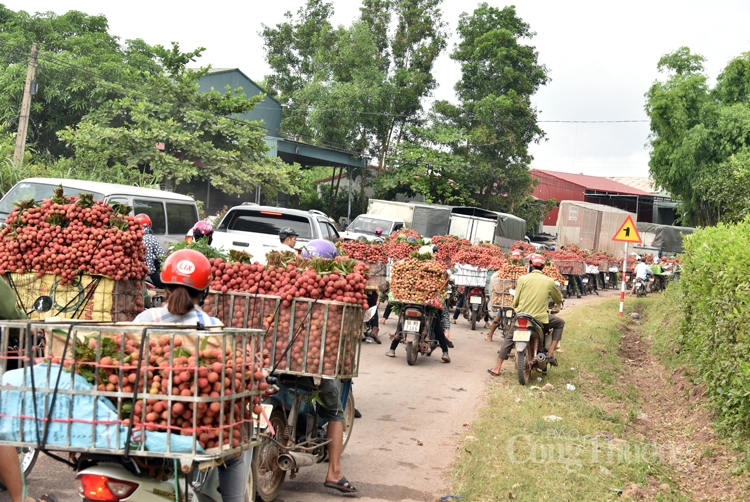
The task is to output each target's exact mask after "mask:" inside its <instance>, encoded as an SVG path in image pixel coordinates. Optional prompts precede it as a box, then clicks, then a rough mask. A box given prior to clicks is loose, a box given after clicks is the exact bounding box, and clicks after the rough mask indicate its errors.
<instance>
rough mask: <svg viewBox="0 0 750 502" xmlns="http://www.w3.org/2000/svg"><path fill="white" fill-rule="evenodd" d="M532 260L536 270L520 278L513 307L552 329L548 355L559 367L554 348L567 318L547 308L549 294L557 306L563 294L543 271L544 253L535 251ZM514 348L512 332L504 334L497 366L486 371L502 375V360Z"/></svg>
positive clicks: (551, 362) (560, 303)
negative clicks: (552, 313)
mask: <svg viewBox="0 0 750 502" xmlns="http://www.w3.org/2000/svg"><path fill="white" fill-rule="evenodd" d="M529 263H530V264H531V266H532V267H533V270H532V272H531V273H529V274H526V275H524V276H523V277H521V278H520V279H518V284H517V285H516V294H515V297H514V298H513V308H514V309H515V310H516V312H523V313H525V314H529V315H531V316H532V317H534V319H536V320H537V321H539V322H540V323H541V324H542V325H543V326H544V331H545V332H546V331H547V330H549V329H551V330H552V343H551V344H550V347H549V350H548V351H547V358H548V361H549V363H550V364H551V365H552V366H557V360H556V359H555V357H554V356H555V349H556V348H557V344H558V343H559V342H560V340H562V333H563V328H564V327H565V321H564V320H562V319H561V318H559V317H556V316H553V315H549V314H548V312H547V309H548V307H549V297H552V300H553V301H554V302H555V303H556V304H557V305H562V301H563V299H562V295H561V294H560V290H559V289H557V286H556V285H555V281H554V280H552V278H550V277H547V276H546V275H544V274H543V273H542V270H544V264H545V260H544V257H543V256H541V255H538V254H532V255H531V256H529ZM512 348H513V335H512V333H507V334H504V337H503V340H502V342H501V344H500V350H498V351H497V364H496V365H495V367H494V368H490V369H488V370H487V371H488V372H489V374H490V375H492V376H498V375H499V374H500V369H501V368H502V366H503V361H506V360H507V359H508V356H509V355H510V351H511V349H512Z"/></svg>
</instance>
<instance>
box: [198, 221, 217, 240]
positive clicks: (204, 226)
mask: <svg viewBox="0 0 750 502" xmlns="http://www.w3.org/2000/svg"><path fill="white" fill-rule="evenodd" d="M213 235H214V227H213V225H211V224H210V223H209V222H207V221H205V220H201V221H199V222H198V223H196V224H195V225H194V226H193V240H196V241H197V240H198V239H201V238H203V237H205V238H206V241H207V242H208V244H209V245H211V241H213Z"/></svg>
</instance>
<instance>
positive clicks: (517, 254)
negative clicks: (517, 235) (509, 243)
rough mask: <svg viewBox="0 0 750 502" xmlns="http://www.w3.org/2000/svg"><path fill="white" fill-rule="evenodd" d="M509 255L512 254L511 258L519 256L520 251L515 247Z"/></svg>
mask: <svg viewBox="0 0 750 502" xmlns="http://www.w3.org/2000/svg"><path fill="white" fill-rule="evenodd" d="M510 255H511V256H512V257H513V258H521V251H519V250H518V249H516V250H514V251H513V252H512V253H510Z"/></svg>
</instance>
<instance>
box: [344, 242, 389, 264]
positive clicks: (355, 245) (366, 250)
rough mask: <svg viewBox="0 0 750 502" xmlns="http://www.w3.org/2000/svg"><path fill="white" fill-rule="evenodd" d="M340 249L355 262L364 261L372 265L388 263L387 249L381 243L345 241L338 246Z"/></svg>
mask: <svg viewBox="0 0 750 502" xmlns="http://www.w3.org/2000/svg"><path fill="white" fill-rule="evenodd" d="M338 246H339V249H340V250H341V251H343V253H341V251H340V253H341V254H344V255H346V256H347V257H349V258H352V259H353V260H362V261H366V262H370V263H376V262H379V261H386V260H387V259H388V257H387V256H386V247H385V246H384V245H383V244H381V243H379V242H362V241H345V242H341V243H339V244H338Z"/></svg>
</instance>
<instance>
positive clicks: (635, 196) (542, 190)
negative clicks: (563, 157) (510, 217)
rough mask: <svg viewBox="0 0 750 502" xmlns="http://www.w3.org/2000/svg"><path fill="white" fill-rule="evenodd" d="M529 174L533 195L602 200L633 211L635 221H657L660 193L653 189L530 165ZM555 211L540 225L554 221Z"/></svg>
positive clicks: (554, 223)
mask: <svg viewBox="0 0 750 502" xmlns="http://www.w3.org/2000/svg"><path fill="white" fill-rule="evenodd" d="M531 177H532V178H534V179H536V180H538V181H539V184H538V185H537V186H536V187H535V188H534V197H536V198H537V199H544V200H547V199H555V200H556V201H557V202H560V201H562V200H577V201H582V202H591V203H594V204H603V205H605V206H612V207H616V208H619V209H623V210H625V211H629V212H631V213H636V214H637V215H638V221H644V222H654V223H661V222H656V221H655V220H654V217H655V216H656V213H655V212H654V203H655V201H656V200H657V199H659V200H660V199H662V198H663V197H659V196H658V195H655V194H654V193H650V192H646V191H643V190H640V189H638V188H634V187H632V186H628V185H624V184H622V183H619V182H617V181H614V180H612V179H609V178H604V177H600V176H586V175H584V174H570V173H561V172H557V171H545V170H542V169H532V170H531ZM557 212H558V208H554V209H552V211H550V212H549V213H547V217H546V218H545V219H544V225H550V226H551V225H556V224H557ZM670 223H671V222H670Z"/></svg>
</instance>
